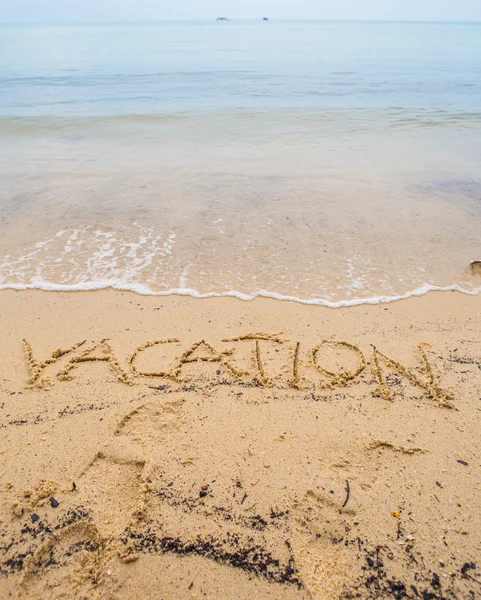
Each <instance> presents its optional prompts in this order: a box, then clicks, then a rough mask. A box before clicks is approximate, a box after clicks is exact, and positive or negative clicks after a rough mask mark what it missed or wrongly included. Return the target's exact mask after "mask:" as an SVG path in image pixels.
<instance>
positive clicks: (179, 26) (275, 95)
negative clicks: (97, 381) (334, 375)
mask: <svg viewBox="0 0 481 600" xmlns="http://www.w3.org/2000/svg"><path fill="white" fill-rule="evenodd" d="M480 58H481V24H476V23H472V24H467V23H452V24H445V23H370V22H363V23H359V22H357V23H356V22H328V21H324V22H323V21H297V22H295V21H283V22H276V21H269V22H262V21H258V22H253V21H252V22H247V21H246V22H242V21H239V22H236V21H230V22H219V23H216V22H212V23H211V22H171V23H167V22H166V23H157V24H137V25H113V24H112V25H98V26H92V25H82V26H69V25H65V26H51V27H46V26H28V27H27V26H22V27H20V26H18V27H16V26H0V133H1V135H0V225H1V232H2V235H1V236H0V287H17V288H24V287H38V288H42V289H74V290H75V289H79V290H80V289H95V288H101V287H108V286H112V287H116V288H120V289H132V290H135V291H138V292H141V293H168V292H172V291H176V292H177V293H190V294H193V295H207V294H235V295H237V296H240V297H244V298H247V297H252V296H255V295H259V294H260V295H274V296H281V297H289V298H295V299H299V300H302V301H308V302H313V303H328V304H334V305H339V304H342V303H356V302H359V301H377V300H379V299H380V298H392V297H399V296H403V295H409V294H413V293H423V292H424V291H427V290H429V289H432V288H438V287H442V288H446V287H447V288H456V289H461V290H464V291H466V292H471V293H474V292H478V291H480V289H481V278H479V276H478V277H477V276H476V275H473V274H471V272H470V271H469V269H468V266H469V263H470V261H472V260H475V259H481V235H480V232H481V60H480Z"/></svg>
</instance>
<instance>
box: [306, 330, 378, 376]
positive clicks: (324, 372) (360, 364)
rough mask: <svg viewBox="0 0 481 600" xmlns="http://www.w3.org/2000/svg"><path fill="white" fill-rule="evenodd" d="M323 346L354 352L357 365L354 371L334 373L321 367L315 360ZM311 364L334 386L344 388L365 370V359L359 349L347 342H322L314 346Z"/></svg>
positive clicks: (342, 370)
mask: <svg viewBox="0 0 481 600" xmlns="http://www.w3.org/2000/svg"><path fill="white" fill-rule="evenodd" d="M324 346H331V347H332V346H338V347H342V348H347V349H349V350H351V351H352V352H354V353H355V354H356V355H357V360H358V365H357V367H356V368H355V369H354V371H345V370H344V369H341V370H340V371H339V372H338V373H336V372H335V371H329V370H328V369H326V368H324V367H323V366H321V365H320V364H319V362H318V360H317V358H318V354H319V351H320V350H321V348H323V347H324ZM311 362H312V365H313V367H314V368H315V369H317V370H318V371H319V372H320V373H321V374H322V375H325V376H326V377H329V379H331V380H332V383H333V384H334V385H340V386H345V385H346V384H347V383H348V382H349V381H352V380H353V379H355V378H356V377H357V376H358V375H359V374H360V373H361V372H362V371H363V370H364V369H365V368H366V359H365V358H364V354H363V353H362V352H361V350H360V348H358V347H357V346H355V345H354V344H349V342H337V341H335V340H324V341H322V342H321V343H320V344H319V345H318V346H315V347H314V348H312V350H311Z"/></svg>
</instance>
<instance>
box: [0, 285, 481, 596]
mask: <svg viewBox="0 0 481 600" xmlns="http://www.w3.org/2000/svg"><path fill="white" fill-rule="evenodd" d="M480 317H481V296H476V297H468V296H463V295H460V294H457V293H447V292H446V293H431V294H429V295H427V296H424V297H422V298H415V299H410V300H406V301H401V302H397V303H393V304H389V305H377V306H360V307H353V308H346V309H336V310H332V309H327V308H322V307H315V306H311V307H310V306H303V305H299V304H294V303H288V302H278V301H275V300H267V299H258V300H255V301H253V302H248V303H247V302H241V301H237V300H234V299H228V298H213V299H206V300H194V299H191V298H181V297H140V296H137V295H135V294H131V293H122V292H114V291H103V292H86V293H46V292H13V291H3V292H1V293H0V336H1V341H2V343H1V355H0V409H1V411H0V432H1V433H0V465H1V471H0V472H1V481H0V597H1V598H9V597H19V598H42V599H45V598H66V599H71V598H88V599H90V598H102V599H104V598H105V599H107V598H108V599H114V598H125V599H130V598H135V599H138V598H142V599H144V598H145V599H150V598H151V599H156V600H158V599H160V598H162V599H165V600H167V599H174V598H175V599H177V598H220V599H223V600H224V599H229V598H232V599H234V598H236V599H239V598H249V599H251V598H276V599H284V598H286V599H287V598H293V599H294V598H296V599H301V598H311V597H312V598H316V599H331V598H332V599H334V598H347V597H360V598H378V597H379V598H385V597H392V598H423V599H424V600H429V599H437V598H473V599H474V598H476V597H480V595H481V561H480V558H481V553H480V545H481V542H480V532H481V517H480V511H479V507H480V505H481V503H480V500H481V498H480V478H479V474H480V460H481V452H480V449H481V448H480V447H481V444H480V435H479V430H480V429H479V417H480V410H481V319H480ZM249 334H256V335H249ZM245 336H247V338H248V339H236V340H235V341H224V340H228V339H233V338H242V337H245ZM105 338H108V341H103V342H102V340H104V339H105ZM254 338H257V339H254ZM24 339H25V340H27V342H23V340H24ZM174 339H177V340H179V341H178V342H175V341H172V340H174ZM84 340H85V341H84ZM167 340H168V341H167ZM202 340H204V343H199V342H201V341H202ZM326 340H327V341H330V342H331V343H327V344H322V342H324V341H326ZM160 341H162V342H163V343H160ZM81 342H83V343H82V345H79V346H78V347H75V346H76V345H77V344H79V343H81ZM147 342H159V343H155V344H147ZM332 342H336V343H332ZM339 342H342V343H339ZM72 347H73V349H72V350H71V351H70V352H68V353H66V354H62V352H56V349H58V348H61V349H63V350H67V349H69V348H72ZM373 347H376V348H377V351H376V352H375V353H374V349H373ZM136 349H138V351H137V353H135V350H136ZM92 357H97V358H98V359H100V360H91V358H92ZM47 359H49V360H47ZM199 359H204V360H199ZM313 361H315V364H316V365H317V367H316V366H315V365H314V364H313ZM147 373H148V374H150V375H148V376H146V374H147Z"/></svg>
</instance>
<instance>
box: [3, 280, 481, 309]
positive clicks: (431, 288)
mask: <svg viewBox="0 0 481 600" xmlns="http://www.w3.org/2000/svg"><path fill="white" fill-rule="evenodd" d="M6 289H11V290H43V291H47V292H85V291H92V290H104V289H114V290H119V291H125V292H134V293H136V294H140V295H143V296H172V295H174V296H191V297H192V298H223V297H232V298H238V299H239V300H244V301H250V300H254V299H255V298H274V299H275V300H284V301H288V302H298V303H299V304H309V305H316V306H327V307H328V308H341V307H344V306H359V305H362V304H385V303H389V302H395V301H397V300H404V299H406V298H411V297H414V296H423V295H424V294H427V293H428V292H447V291H453V292H454V291H455V292H460V293H462V294H468V295H470V296H475V295H477V294H479V293H480V292H481V286H480V287H478V288H473V289H470V290H468V289H465V288H463V287H461V286H460V285H458V284H454V285H449V286H444V287H442V286H435V285H430V284H423V285H422V286H420V287H418V288H416V289H414V290H412V291H409V292H406V293H404V294H399V295H394V296H370V297H367V298H350V299H348V300H338V301H337V302H333V301H331V300H326V299H324V298H298V297H296V296H286V295H283V294H279V293H277V292H269V291H266V290H256V291H254V292H252V293H250V294H247V293H245V292H240V291H237V290H230V291H226V292H207V293H201V292H199V291H198V290H195V289H190V288H172V289H169V290H162V291H154V290H152V289H150V288H149V287H148V286H146V285H144V284H142V283H127V282H125V281H121V280H119V281H90V282H83V283H76V284H73V285H66V284H60V283H52V282H49V281H42V280H37V281H33V280H32V281H31V282H30V283H1V284H0V290H6Z"/></svg>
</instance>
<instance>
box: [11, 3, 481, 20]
mask: <svg viewBox="0 0 481 600" xmlns="http://www.w3.org/2000/svg"><path fill="white" fill-rule="evenodd" d="M217 16H228V17H230V18H232V19H248V18H254V19H257V18H260V17H263V16H268V17H270V18H271V19H276V18H277V19H293V18H294V19H295V18H300V19H302V18H305V19H378V20H421V21H430V20H434V21H481V0H0V22H1V23H65V22H67V23H75V22H105V21H107V22H111V21H158V20H165V19H214V18H215V17H217Z"/></svg>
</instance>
